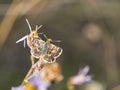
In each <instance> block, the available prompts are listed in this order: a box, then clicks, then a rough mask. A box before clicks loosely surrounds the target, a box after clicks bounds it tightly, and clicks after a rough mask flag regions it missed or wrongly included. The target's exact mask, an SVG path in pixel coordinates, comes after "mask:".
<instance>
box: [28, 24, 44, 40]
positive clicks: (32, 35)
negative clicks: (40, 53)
mask: <svg viewBox="0 0 120 90" xmlns="http://www.w3.org/2000/svg"><path fill="white" fill-rule="evenodd" d="M41 27H42V25H40V26H39V27H38V26H37V25H36V29H35V30H32V32H31V33H30V36H31V37H34V38H38V37H39V36H38V30H39V29H40V28H41Z"/></svg>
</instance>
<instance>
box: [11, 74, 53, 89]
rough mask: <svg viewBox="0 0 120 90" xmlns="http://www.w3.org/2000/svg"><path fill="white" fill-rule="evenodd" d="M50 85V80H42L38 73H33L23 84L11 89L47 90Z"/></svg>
mask: <svg viewBox="0 0 120 90" xmlns="http://www.w3.org/2000/svg"><path fill="white" fill-rule="evenodd" d="M50 85H51V83H50V82H48V81H44V80H42V79H41V78H40V76H39V74H37V73H34V74H33V75H32V76H30V78H29V79H28V82H27V83H26V84H25V85H20V86H18V87H12V90H47V89H48V88H49V87H50Z"/></svg>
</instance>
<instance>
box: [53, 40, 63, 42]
mask: <svg viewBox="0 0 120 90" xmlns="http://www.w3.org/2000/svg"><path fill="white" fill-rule="evenodd" d="M52 42H61V41H60V40H52Z"/></svg>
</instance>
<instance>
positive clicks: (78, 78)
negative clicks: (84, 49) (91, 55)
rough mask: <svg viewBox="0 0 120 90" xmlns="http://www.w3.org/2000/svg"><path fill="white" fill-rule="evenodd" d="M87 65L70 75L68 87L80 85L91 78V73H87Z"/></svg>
mask: <svg viewBox="0 0 120 90" xmlns="http://www.w3.org/2000/svg"><path fill="white" fill-rule="evenodd" d="M89 69H90V68H89V66H85V67H84V68H83V70H81V71H79V72H78V74H77V75H75V76H72V77H71V78H70V79H69V80H68V88H70V89H71V88H74V86H76V85H77V86H78V85H79V86H80V85H83V84H84V83H87V82H91V80H92V77H93V76H92V75H87V73H88V71H89Z"/></svg>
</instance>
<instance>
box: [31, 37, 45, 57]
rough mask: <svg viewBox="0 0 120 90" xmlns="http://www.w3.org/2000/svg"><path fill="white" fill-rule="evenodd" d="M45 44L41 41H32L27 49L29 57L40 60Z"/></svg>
mask: <svg viewBox="0 0 120 90" xmlns="http://www.w3.org/2000/svg"><path fill="white" fill-rule="evenodd" d="M44 44H45V42H44V41H43V40H41V39H34V43H30V44H29V47H30V48H31V51H30V52H31V55H32V56H33V57H35V58H40V55H41V54H42V49H43V48H44Z"/></svg>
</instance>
